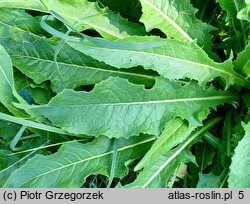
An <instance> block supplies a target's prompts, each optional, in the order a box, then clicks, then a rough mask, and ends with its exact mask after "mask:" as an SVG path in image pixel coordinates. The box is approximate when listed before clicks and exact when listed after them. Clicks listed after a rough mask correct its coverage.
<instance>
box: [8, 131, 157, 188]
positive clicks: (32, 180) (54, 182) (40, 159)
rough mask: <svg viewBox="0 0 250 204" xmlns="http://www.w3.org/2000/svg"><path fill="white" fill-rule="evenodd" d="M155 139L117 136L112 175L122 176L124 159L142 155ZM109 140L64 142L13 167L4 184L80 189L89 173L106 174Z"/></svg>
mask: <svg viewBox="0 0 250 204" xmlns="http://www.w3.org/2000/svg"><path fill="white" fill-rule="evenodd" d="M154 139H155V137H151V136H140V137H134V138H130V140H125V139H119V140H118V141H117V142H118V149H117V151H118V155H117V163H116V170H115V177H117V178H122V177H124V176H125V175H126V174H127V171H128V170H127V167H126V166H125V162H127V161H129V160H130V161H131V160H134V159H137V158H139V157H141V156H142V155H143V154H145V152H146V151H147V150H148V148H149V147H150V145H151V144H152V142H153V141H154ZM112 141H113V140H110V139H108V138H107V137H104V136H102V137H98V138H97V139H95V140H94V141H93V142H91V143H87V144H81V143H78V142H71V143H67V144H64V145H62V147H61V148H60V149H59V150H58V152H57V153H55V154H52V155H48V156H43V155H36V156H35V157H33V158H32V159H30V160H28V162H27V163H25V164H24V165H23V166H22V167H20V168H19V169H17V170H15V171H14V172H13V173H12V174H11V175H10V177H9V179H8V180H7V182H6V183H5V186H4V187H22V188H25V187H26V188H27V187H29V188H31V187H33V188H39V187H43V188H45V187H57V188H60V187H61V188H63V187H64V188H65V187H71V188H72V187H78V188H79V187H81V186H82V184H83V183H84V181H85V180H86V178H87V177H88V176H89V175H91V174H102V175H106V176H109V173H110V166H111V161H112V154H113V152H114V150H113V145H114V144H113V142H112Z"/></svg>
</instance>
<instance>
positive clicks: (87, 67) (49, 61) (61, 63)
mask: <svg viewBox="0 0 250 204" xmlns="http://www.w3.org/2000/svg"><path fill="white" fill-rule="evenodd" d="M10 56H11V57H13V58H22V59H23V58H28V59H33V60H37V61H43V62H48V63H51V64H54V61H53V60H49V59H42V58H37V57H33V56H27V55H13V54H10ZM57 63H58V64H59V65H62V66H71V67H77V68H78V69H89V70H95V71H100V72H110V73H115V74H120V75H129V76H138V77H142V78H148V79H151V80H155V78H156V76H152V75H143V74H137V73H132V72H123V71H119V70H111V69H102V68H99V67H90V66H81V65H77V64H68V63H65V62H61V61H58V62H57Z"/></svg>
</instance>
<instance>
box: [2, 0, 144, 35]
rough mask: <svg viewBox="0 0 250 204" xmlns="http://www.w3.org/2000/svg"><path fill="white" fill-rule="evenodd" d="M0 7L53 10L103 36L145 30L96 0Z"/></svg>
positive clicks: (13, 3)
mask: <svg viewBox="0 0 250 204" xmlns="http://www.w3.org/2000/svg"><path fill="white" fill-rule="evenodd" d="M0 7H9V8H24V9H27V10H37V11H42V12H46V13H49V12H50V11H51V10H52V11H55V12H56V13H58V14H59V15H60V16H62V17H63V18H65V19H66V20H67V21H68V22H69V23H71V24H72V25H77V24H78V27H77V29H78V30H79V31H83V30H86V29H94V30H96V31H97V32H99V33H100V34H101V35H102V36H103V37H105V38H109V39H117V38H118V39H120V38H123V37H125V36H129V35H143V34H145V30H144V28H143V27H142V26H140V25H138V24H135V23H131V22H129V21H127V20H126V19H124V18H122V17H121V16H120V15H119V14H115V13H113V12H112V11H110V10H109V9H108V8H105V9H101V8H99V6H98V4H97V3H96V2H88V1H87V0H74V1H70V2H67V1H62V0H53V1H51V0H43V1H38V0H29V1H26V0H20V1H3V2H2V1H1V4H0Z"/></svg>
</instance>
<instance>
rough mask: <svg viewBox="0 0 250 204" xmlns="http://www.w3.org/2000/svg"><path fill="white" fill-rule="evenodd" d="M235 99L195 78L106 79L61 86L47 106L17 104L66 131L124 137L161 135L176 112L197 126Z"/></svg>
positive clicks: (230, 93) (230, 94) (176, 114)
mask: <svg viewBox="0 0 250 204" xmlns="http://www.w3.org/2000/svg"><path fill="white" fill-rule="evenodd" d="M235 97H236V96H235V94H233V93H232V92H217V91H215V90H213V89H205V90H204V89H202V88H201V87H199V86H198V85H197V83H194V82H191V83H188V84H186V85H185V86H181V85H178V84H176V83H173V82H170V81H168V80H165V79H158V80H157V82H156V84H155V86H154V87H153V88H152V89H150V90H146V89H145V88H144V86H142V85H134V84H131V83H129V82H128V81H127V80H124V79H120V78H109V79H108V80H106V81H104V82H101V83H99V84H97V85H96V86H95V88H94V90H93V91H91V92H75V91H73V90H64V91H62V92H60V93H59V94H58V95H57V96H55V97H54V98H53V99H52V100H51V101H50V102H49V103H48V104H47V105H41V106H37V105H27V106H23V105H18V104H16V106H18V107H19V108H24V109H25V110H29V111H31V112H33V113H36V114H38V115H42V116H44V117H45V118H48V119H49V120H50V121H51V122H52V123H53V124H54V125H56V126H59V127H61V128H62V129H64V130H66V131H68V132H70V133H75V134H86V135H93V136H99V135H107V136H109V137H127V138H128V137H130V136H132V135H138V134H139V133H140V132H142V133H148V134H154V135H159V133H160V132H161V130H162V128H163V127H164V125H165V123H166V122H167V121H169V120H172V118H173V117H176V116H179V117H181V118H183V119H187V120H188V121H189V122H190V123H192V124H197V125H199V124H200V123H201V118H202V119H203V115H204V112H205V113H206V114H207V113H209V108H210V107H213V108H214V107H216V106H217V105H219V104H223V103H225V102H231V101H232V100H234V99H235ZM201 111H202V114H201Z"/></svg>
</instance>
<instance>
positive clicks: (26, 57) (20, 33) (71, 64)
mask: <svg viewBox="0 0 250 204" xmlns="http://www.w3.org/2000/svg"><path fill="white" fill-rule="evenodd" d="M0 10H1V12H0V43H1V44H2V45H4V46H5V48H6V49H7V51H8V53H9V54H10V56H11V58H12V60H13V64H14V66H15V67H17V68H18V69H19V70H20V71H21V72H23V73H24V74H25V75H26V76H28V77H30V78H32V79H33V80H34V82H36V83H37V84H41V83H42V82H44V81H48V80H50V81H51V88H52V89H53V90H54V91H55V92H60V91H61V90H63V89H64V88H76V87H79V86H83V85H89V84H95V83H97V82H100V81H102V80H104V79H107V78H108V77H109V76H119V77H122V78H127V79H129V80H130V81H131V82H134V83H143V84H145V85H147V86H152V85H153V84H154V78H155V75H156V74H155V73H152V72H149V71H147V72H144V70H143V69H140V68H137V69H131V70H126V69H120V70H119V69H116V68H114V67H111V66H108V65H105V64H104V63H100V62H98V61H96V60H94V59H93V58H91V57H88V56H87V55H84V54H82V53H80V52H78V51H75V50H74V49H72V48H71V47H69V46H68V45H64V46H63V48H62V49H61V51H60V52H59V54H58V57H57V61H58V66H59V71H60V73H61V76H62V80H60V74H59V73H58V70H57V68H56V66H55V63H54V54H55V52H56V49H57V48H58V41H52V40H51V39H46V38H44V37H40V36H39V35H36V34H34V33H40V31H39V29H40V25H39V23H38V22H37V21H36V20H35V19H34V18H33V17H31V16H30V15H28V14H27V13H25V12H22V11H16V10H9V9H0ZM20 20H21V21H22V23H20ZM30 27H32V29H30Z"/></svg>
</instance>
